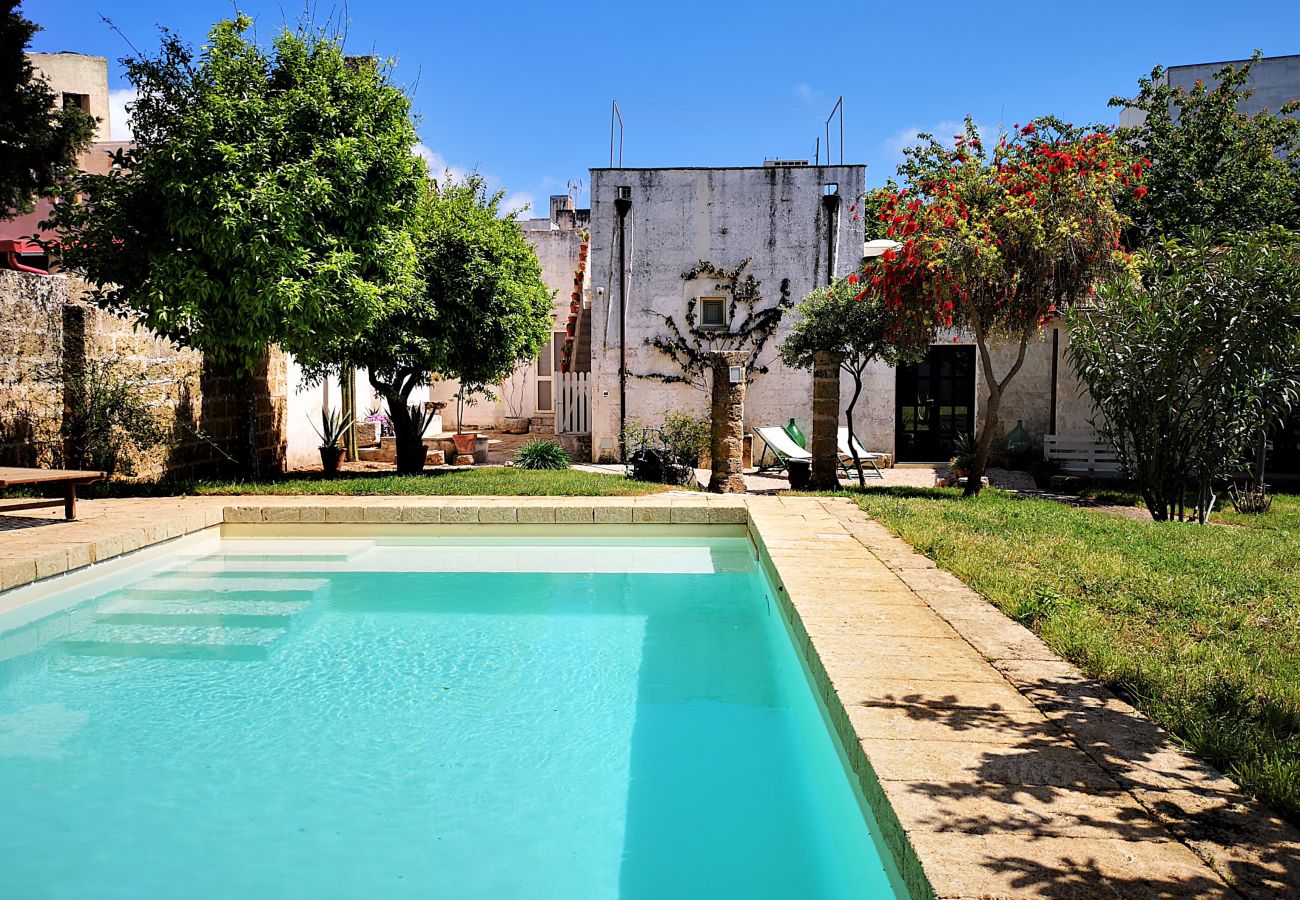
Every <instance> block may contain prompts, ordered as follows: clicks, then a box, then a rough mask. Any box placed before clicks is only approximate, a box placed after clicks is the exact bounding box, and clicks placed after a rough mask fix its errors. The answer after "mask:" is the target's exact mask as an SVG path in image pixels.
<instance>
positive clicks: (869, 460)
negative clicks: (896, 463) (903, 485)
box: [837, 427, 885, 479]
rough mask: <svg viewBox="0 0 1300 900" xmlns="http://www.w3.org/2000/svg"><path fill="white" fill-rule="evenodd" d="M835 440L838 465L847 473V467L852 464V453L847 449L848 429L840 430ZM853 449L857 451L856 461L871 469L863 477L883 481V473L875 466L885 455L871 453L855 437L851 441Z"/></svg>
mask: <svg viewBox="0 0 1300 900" xmlns="http://www.w3.org/2000/svg"><path fill="white" fill-rule="evenodd" d="M837 438H838V441H839V451H840V465H841V466H842V467H843V468H844V471H845V472H848V471H849V466H850V465H852V464H853V451H852V450H851V449H850V447H849V429H848V428H847V427H844V428H841V429H840V430H839V433H838V435H837ZM853 449H856V450H857V451H858V459H859V460H860V461H861V462H862V465H863V466H870V467H871V471H870V472H863V475H865V476H866V477H868V478H880V479H883V478H884V477H885V473H884V472H882V471H880V466H878V465H876V464H877V463H878V462H879V461H880V460H882V459H884V458H885V454H883V453H872V452H871V451H870V450H868V449H866V448H865V447H863V446H862V444H861V443H859V442H858V440H857V438H856V436H855V437H854V441H853Z"/></svg>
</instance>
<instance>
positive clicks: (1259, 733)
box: [854, 489, 1300, 823]
mask: <svg viewBox="0 0 1300 900" xmlns="http://www.w3.org/2000/svg"><path fill="white" fill-rule="evenodd" d="M854 499H855V500H857V502H858V503H859V504H860V505H861V506H862V508H863V509H864V510H866V512H867V513H868V514H870V515H871V516H872V517H873V518H875V519H877V520H879V521H881V522H883V523H884V524H885V525H887V526H888V527H889V528H890V529H892V530H893V531H894V532H895V533H897V534H899V535H900V536H901V537H903V538H904V539H905V540H907V541H908V542H909V543H911V544H912V545H913V546H914V547H916V549H917V550H919V551H920V552H922V553H924V554H925V555H927V556H929V557H931V558H932V559H934V560H935V561H936V562H937V563H938V564H939V565H940V566H941V567H943V568H944V569H946V570H948V571H950V572H952V573H953V574H954V575H957V576H958V577H959V578H961V579H962V580H963V581H965V582H966V583H967V584H969V585H970V586H971V587H973V588H974V589H975V590H977V591H979V592H980V593H981V594H983V595H984V596H985V597H987V598H989V600H991V601H992V602H993V603H994V604H996V605H997V606H998V607H999V608H1000V609H1002V610H1003V611H1004V612H1006V613H1007V614H1008V615H1010V616H1012V617H1014V618H1016V619H1018V620H1019V621H1021V622H1022V623H1024V624H1025V625H1027V626H1029V627H1031V628H1033V630H1034V631H1035V632H1037V633H1038V634H1039V635H1041V636H1042V638H1043V639H1044V640H1045V641H1046V642H1047V643H1048V644H1049V645H1050V646H1051V647H1052V648H1053V649H1054V650H1055V651H1056V652H1058V653H1060V654H1061V655H1062V656H1064V657H1066V658H1067V659H1070V660H1072V661H1073V662H1075V663H1077V664H1078V665H1079V666H1080V667H1081V668H1082V669H1083V670H1084V671H1085V672H1087V673H1088V674H1089V675H1091V676H1093V677H1095V678H1098V679H1100V680H1102V681H1104V682H1106V683H1107V684H1109V685H1111V686H1112V687H1113V688H1115V689H1116V690H1118V691H1119V692H1120V693H1121V694H1122V695H1123V696H1125V697H1127V698H1128V699H1129V700H1130V701H1132V702H1133V703H1134V704H1135V705H1137V706H1138V707H1139V708H1141V709H1143V710H1144V711H1145V712H1146V713H1147V714H1148V715H1150V716H1151V717H1152V718H1154V719H1155V720H1156V721H1158V722H1160V723H1161V724H1162V725H1164V726H1165V727H1166V728H1168V729H1169V730H1170V731H1171V732H1173V733H1174V734H1175V735H1176V736H1177V737H1178V738H1179V740H1181V741H1182V742H1183V743H1184V744H1185V745H1186V746H1187V747H1188V748H1189V749H1191V750H1192V751H1193V752H1195V753H1197V754H1199V755H1201V756H1202V757H1204V758H1205V759H1208V760H1210V761H1211V762H1213V763H1214V764H1215V765H1217V766H1219V767H1220V768H1221V769H1223V770H1224V771H1225V772H1227V773H1228V774H1229V775H1231V776H1232V777H1233V778H1234V779H1236V780H1237V781H1238V782H1239V783H1240V784H1241V785H1242V786H1244V787H1245V788H1247V789H1248V790H1251V791H1253V792H1254V793H1255V794H1256V795H1257V796H1259V797H1260V798H1261V799H1263V800H1265V801H1266V802H1268V803H1271V804H1272V805H1273V806H1274V807H1276V808H1277V809H1278V810H1279V811H1281V812H1282V813H1283V814H1284V815H1286V816H1287V817H1288V818H1289V819H1291V820H1292V821H1293V822H1297V823H1300V498H1297V497H1293V496H1279V497H1278V498H1277V499H1276V500H1275V502H1274V504H1273V509H1272V510H1271V511H1270V512H1269V513H1267V514H1265V515H1263V516H1240V515H1237V514H1236V513H1232V512H1228V513H1224V514H1221V515H1220V516H1218V517H1217V518H1218V519H1219V520H1220V521H1223V522H1226V523H1229V524H1230V525H1231V526H1237V527H1221V526H1220V527H1216V526H1197V525H1190V524H1179V523H1156V522H1150V521H1131V520H1128V519H1124V518H1121V517H1118V516H1115V515H1109V514H1106V513H1101V512H1097V511H1093V510H1087V509H1078V508H1074V507H1070V506H1066V505H1064V504H1060V503H1055V502H1052V501H1047V500H1029V499H1025V500H1020V499H1015V498H1014V497H1012V496H1011V495H1008V494H1006V493H1004V492H1001V491H996V490H988V491H985V492H984V494H983V495H982V496H981V497H979V498H978V499H975V500H961V499H959V498H958V496H957V492H956V491H946V490H923V489H922V490H915V489H914V490H907V489H874V490H872V489H869V490H867V491H865V492H855V494H854ZM1229 509H1230V507H1229Z"/></svg>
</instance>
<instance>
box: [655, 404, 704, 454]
mask: <svg viewBox="0 0 1300 900" xmlns="http://www.w3.org/2000/svg"><path fill="white" fill-rule="evenodd" d="M711 435H712V426H711V425H710V424H709V420H708V419H697V418H695V417H694V416H692V415H689V414H687V413H680V412H679V413H672V414H670V415H669V416H668V417H667V418H665V419H664V427H663V441H664V446H665V447H666V448H667V449H668V451H669V452H671V453H672V454H673V456H675V457H677V459H679V460H680V461H681V462H683V463H685V464H686V465H689V466H695V465H698V464H699V461H700V454H701V453H703V452H704V451H705V450H707V449H708V448H709V439H710V437H711Z"/></svg>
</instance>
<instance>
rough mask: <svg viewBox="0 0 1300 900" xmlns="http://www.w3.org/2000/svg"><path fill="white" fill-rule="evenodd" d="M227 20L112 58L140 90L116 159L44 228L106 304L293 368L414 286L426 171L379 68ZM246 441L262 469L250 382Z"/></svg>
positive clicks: (243, 370)
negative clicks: (126, 142)
mask: <svg viewBox="0 0 1300 900" xmlns="http://www.w3.org/2000/svg"><path fill="white" fill-rule="evenodd" d="M251 24H252V23H251V20H250V19H248V18H247V17H245V16H238V17H236V18H235V19H233V20H229V21H223V22H220V23H218V24H217V25H216V26H214V27H213V29H212V31H211V33H210V35H209V40H208V43H207V44H206V45H205V46H204V47H203V48H202V50H201V51H200V52H199V54H198V55H197V56H196V55H195V54H194V53H193V52H192V51H191V49H190V48H189V47H188V46H186V45H185V44H183V43H182V42H181V41H180V40H179V39H177V38H176V37H175V36H173V35H171V34H169V33H167V32H164V33H163V39H162V46H161V49H160V51H159V52H158V54H157V55H156V56H151V57H148V56H140V57H136V58H132V59H127V60H125V65H126V69H127V77H128V78H129V79H130V81H131V83H132V84H134V85H135V87H136V90H137V92H138V99H137V101H136V103H135V106H134V109H133V115H134V118H133V127H134V133H135V144H134V146H133V147H131V148H130V149H127V150H125V151H123V152H121V153H120V154H119V157H118V159H117V162H118V163H120V166H121V167H120V169H118V170H116V171H114V172H112V173H111V174H109V175H83V176H81V177H79V178H78V179H76V181H75V183H73V184H72V185H70V186H69V188H68V190H67V192H66V194H65V197H64V202H62V203H60V204H59V205H58V206H57V207H56V210H55V215H54V217H53V221H52V223H51V224H52V225H53V226H54V227H55V228H57V229H58V231H59V232H60V233H61V235H62V241H63V264H64V265H65V266H66V267H67V268H70V269H72V270H74V271H77V272H79V273H81V274H83V275H84V276H85V278H86V279H87V280H88V281H89V282H90V283H91V284H92V286H93V296H94V298H95V300H96V301H97V302H98V303H99V304H100V305H102V306H104V307H106V308H108V309H110V310H113V311H115V312H118V313H121V314H124V315H127V316H131V317H133V318H135V319H136V320H138V321H139V322H141V323H143V324H144V325H145V326H147V327H149V328H151V329H152V330H153V331H155V332H156V333H158V334H160V335H164V336H166V337H168V338H171V339H172V340H174V341H176V342H177V343H179V344H181V345H185V346H191V347H195V348H198V349H200V350H202V351H203V353H204V356H205V359H207V360H208V361H210V362H212V363H215V364H218V365H228V366H231V367H233V368H234V369H235V370H236V371H237V372H238V373H239V374H242V375H243V376H245V377H247V378H250V379H251V373H252V371H253V369H254V367H255V366H256V365H257V363H258V361H259V359H260V358H262V357H263V355H264V354H265V352H266V350H267V347H268V345H270V344H273V343H278V344H280V345H281V346H283V347H284V348H285V349H286V350H288V351H289V352H291V353H293V354H294V356H295V357H297V358H298V360H299V361H300V362H302V363H303V364H304V365H306V366H312V365H316V364H319V363H320V362H322V357H321V351H322V348H324V347H327V346H329V345H330V344H331V342H335V341H338V340H342V339H346V338H350V337H352V336H354V335H356V334H359V333H361V332H362V331H363V330H364V329H365V328H366V327H367V326H368V325H369V324H371V323H372V322H374V321H375V320H376V319H377V318H379V317H380V316H382V315H383V314H384V313H385V312H387V311H388V310H390V309H391V308H393V307H395V306H400V305H401V304H402V303H403V302H404V301H405V300H406V299H407V297H409V296H411V295H413V294H415V293H416V292H417V291H418V289H419V280H418V277H417V274H416V254H415V246H414V241H413V239H412V235H411V228H412V224H413V222H414V221H415V216H416V213H417V207H418V205H419V199H420V191H421V186H422V185H423V184H424V182H425V179H426V176H425V172H424V166H423V163H422V162H420V161H419V160H418V159H417V158H416V157H415V156H414V155H413V154H412V152H411V148H412V146H413V145H414V144H415V140H416V137H415V129H414V126H413V125H412V122H411V112H410V102H409V100H408V98H407V97H406V95H405V93H404V92H403V91H402V90H401V88H399V87H398V86H396V85H395V84H393V83H392V81H391V80H390V78H389V75H388V70H387V68H386V67H385V66H382V65H379V64H377V63H376V62H375V61H373V60H371V59H369V58H354V57H348V56H345V55H344V52H343V47H342V45H341V42H340V41H339V39H338V38H336V37H333V36H330V35H328V34H325V33H322V32H299V33H295V32H290V31H287V30H286V31H284V32H282V33H281V34H279V35H278V36H277V37H276V38H275V40H274V43H273V44H272V45H271V46H270V47H263V46H259V45H258V44H257V43H255V42H254V41H253V40H251V39H250V38H249V37H248V34H247V32H248V30H249V28H250V27H251ZM240 393H241V395H242V397H241V400H242V401H243V403H244V409H245V416H244V435H243V438H244V440H243V442H242V443H243V446H242V448H240V450H238V451H236V452H237V454H238V453H241V452H242V454H243V455H244V460H245V466H246V467H247V468H248V469H249V470H250V471H255V470H256V468H257V464H258V460H257V451H256V447H255V440H254V434H255V431H256V422H255V412H254V410H255V406H254V391H253V389H252V386H251V384H249V385H248V388H247V389H246V390H243V391H240Z"/></svg>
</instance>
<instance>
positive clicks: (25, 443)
mask: <svg viewBox="0 0 1300 900" xmlns="http://www.w3.org/2000/svg"><path fill="white" fill-rule="evenodd" d="M81 292H82V285H81V283H80V282H78V281H77V280H76V279H73V278H69V277H67V276H62V275H50V276H41V275H31V274H27V273H23V272H12V271H7V270H0V463H4V464H10V465H41V466H51V465H58V464H60V462H61V458H62V435H61V426H62V410H63V408H64V403H65V400H70V399H71V398H65V396H64V390H63V379H64V378H65V377H67V375H68V374H69V373H71V372H72V371H74V370H75V369H76V368H77V367H79V366H81V367H84V366H85V364H86V361H88V360H99V361H111V363H112V365H113V367H114V369H115V370H116V371H117V372H121V373H123V374H129V375H133V376H140V379H141V396H142V398H143V399H144V400H145V401H146V402H147V403H148V404H149V406H150V407H152V409H153V411H154V413H155V415H156V416H157V418H158V421H159V422H160V424H161V425H162V426H163V427H164V429H165V430H166V432H167V433H168V434H169V439H168V441H167V442H166V443H165V444H163V445H160V446H158V447H155V448H153V449H152V450H148V451H145V452H142V453H139V454H137V455H135V456H134V457H132V458H131V460H130V467H131V468H132V469H133V470H134V474H135V476H136V477H141V478H157V477H160V476H162V475H172V476H177V477H202V476H212V475H219V474H222V473H226V472H230V471H232V470H233V469H234V468H235V466H234V464H233V462H232V460H231V459H230V457H238V456H239V453H238V452H237V451H238V448H237V447H236V446H235V442H236V440H237V435H239V434H240V425H241V424H242V422H243V419H244V417H245V416H246V414H247V412H246V409H245V407H244V405H243V404H242V403H241V402H240V400H239V398H241V397H244V396H248V394H249V392H250V391H251V392H252V394H253V396H254V397H255V398H256V400H255V402H256V408H257V412H256V415H257V441H258V446H259V452H260V456H261V464H262V469H263V471H264V472H275V471H281V470H283V467H284V454H285V438H284V419H285V403H286V399H285V398H286V367H285V358H284V354H282V353H280V352H279V351H273V352H271V353H268V354H267V356H266V358H265V359H263V361H262V363H261V365H260V366H259V367H258V369H257V371H256V372H255V373H254V375H253V376H252V378H251V382H250V380H249V379H239V378H237V377H236V376H235V374H234V372H233V371H231V370H229V369H222V368H221V367H217V366H213V365H205V362H204V360H203V356H202V354H201V353H199V352H197V351H194V350H187V349H183V348H179V347H176V346H175V345H173V344H172V343H171V342H170V341H167V340H165V339H162V338H158V337H157V336H155V335H153V334H152V333H150V332H148V331H147V330H145V329H142V328H139V327H137V326H135V325H133V324H132V323H131V322H129V321H127V320H126V319H122V318H119V317H117V316H114V315H111V314H110V313H107V312H105V311H103V310H100V309H98V308H97V307H94V306H91V305H89V304H87V303H83V302H81V301H80V300H78V299H77V298H78V297H80V296H81ZM250 384H251V388H250V386H249V385H250Z"/></svg>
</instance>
